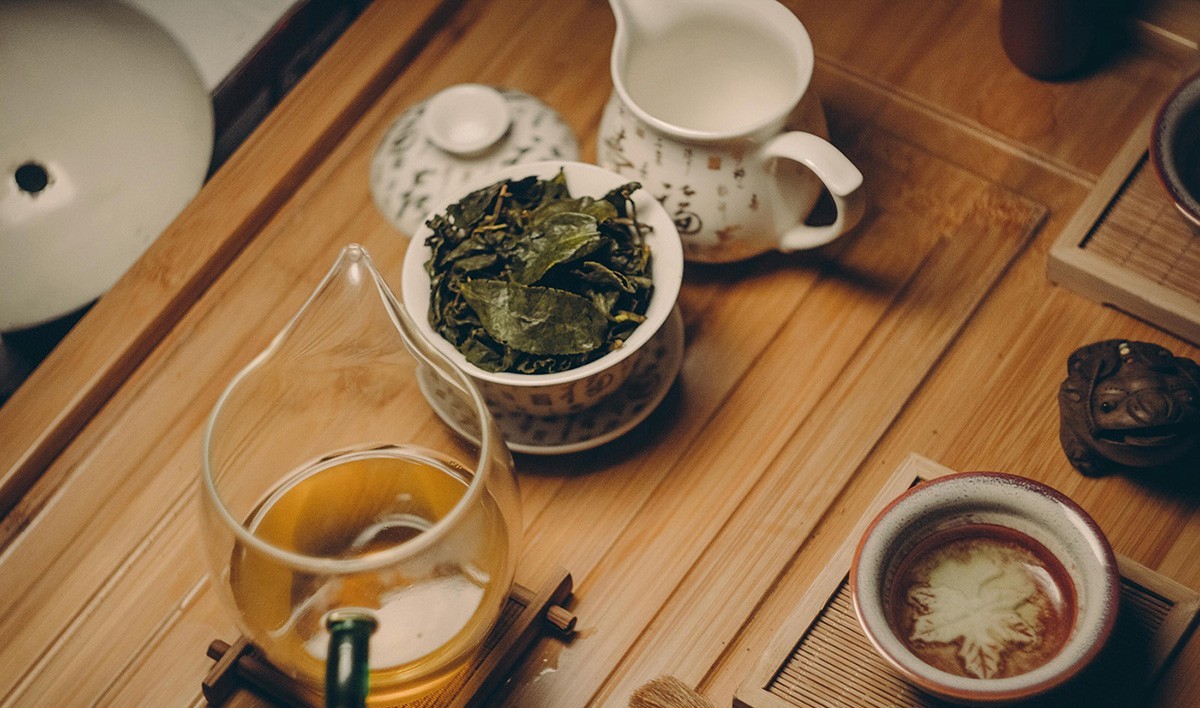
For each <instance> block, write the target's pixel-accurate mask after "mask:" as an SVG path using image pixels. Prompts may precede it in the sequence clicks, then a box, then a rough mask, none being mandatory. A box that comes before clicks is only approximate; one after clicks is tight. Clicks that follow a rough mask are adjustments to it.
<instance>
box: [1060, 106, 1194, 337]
mask: <svg viewBox="0 0 1200 708" xmlns="http://www.w3.org/2000/svg"><path fill="white" fill-rule="evenodd" d="M1157 115H1158V112H1157V111H1150V112H1149V114H1148V115H1147V116H1146V117H1145V118H1144V119H1143V120H1142V122H1141V123H1140V124H1139V125H1138V127H1137V128H1136V129H1135V130H1134V131H1133V133H1132V134H1131V135H1130V137H1129V140H1128V141H1126V143H1125V145H1124V146H1123V147H1122V148H1121V150H1120V152H1118V153H1117V155H1116V156H1115V157H1114V158H1113V160H1112V162H1110V163H1109V166H1108V169H1106V170H1105V171H1104V174H1103V175H1101V177H1100V181H1099V182H1097V183H1096V186H1095V187H1094V188H1093V189H1092V191H1091V193H1090V194H1088V197H1087V199H1085V200H1084V202H1083V204H1081V205H1080V207H1079V209H1077V210H1076V211H1075V214H1074V215H1073V216H1072V217H1071V220H1070V221H1069V222H1067V225H1066V226H1065V227H1064V228H1063V230H1062V233H1061V234H1059V236H1058V238H1057V239H1056V240H1055V242H1054V245H1053V246H1052V247H1051V248H1050V255H1049V257H1048V258H1047V259H1046V276H1047V277H1048V278H1049V279H1050V281H1051V282H1053V283H1055V284H1058V285H1062V286H1064V287H1067V288H1069V289H1071V290H1073V291H1075V292H1077V293H1079V294H1080V295H1083V296H1084V297H1087V298H1089V299H1091V300H1095V301H1097V302H1099V303H1101V304H1104V305H1111V306H1113V307H1116V308H1117V309H1119V310H1122V311H1124V312H1127V313H1129V314H1131V315H1133V316H1135V317H1137V318H1139V319H1142V320H1145V321H1147V322H1150V323H1151V324H1154V325H1156V326H1158V327H1161V328H1162V329H1165V330H1167V331H1168V332H1171V333H1172V334H1175V335H1177V336H1179V337H1182V338H1183V339H1186V340H1188V341H1190V342H1191V343H1192V344H1196V345H1198V346H1200V300H1197V299H1193V298H1188V297H1186V296H1184V295H1182V294H1180V293H1179V292H1178V291H1176V290H1172V289H1171V288H1168V287H1165V286H1163V285H1160V284H1159V283H1156V282H1154V281H1153V280H1151V279H1150V278H1147V277H1145V276H1144V275H1141V274H1140V273H1135V272H1133V271H1131V270H1129V269H1127V268H1124V267H1122V266H1121V265H1120V264H1118V263H1114V262H1112V261H1111V260H1109V259H1108V258H1105V257H1103V256H1099V255H1097V254H1095V253H1091V252H1089V251H1088V250H1087V249H1086V248H1085V247H1084V244H1085V243H1086V242H1087V240H1088V238H1089V237H1090V236H1091V234H1092V232H1093V231H1094V230H1095V228H1096V226H1097V225H1098V224H1099V223H1100V222H1101V220H1103V219H1104V217H1105V215H1106V214H1107V213H1108V210H1109V207H1110V206H1112V204H1113V203H1114V202H1115V201H1116V199H1117V198H1118V197H1119V196H1120V195H1121V193H1122V191H1123V190H1124V188H1125V186H1126V184H1128V182H1129V180H1130V178H1131V177H1132V176H1133V174H1134V173H1135V172H1136V171H1137V169H1138V167H1139V166H1140V165H1141V164H1142V162H1143V160H1147V159H1149V157H1148V155H1149V145H1150V133H1151V130H1152V129H1153V127H1154V121H1155V118H1156V117H1157ZM1163 199H1164V200H1166V199H1167V197H1166V193H1165V192H1164V193H1163ZM1197 238H1200V235H1198V236H1197ZM1198 297H1200V293H1198Z"/></svg>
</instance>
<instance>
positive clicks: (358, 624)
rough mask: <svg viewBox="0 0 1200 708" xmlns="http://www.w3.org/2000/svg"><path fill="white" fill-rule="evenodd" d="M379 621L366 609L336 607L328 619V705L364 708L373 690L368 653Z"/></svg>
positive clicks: (326, 700) (340, 707) (326, 673)
mask: <svg viewBox="0 0 1200 708" xmlns="http://www.w3.org/2000/svg"><path fill="white" fill-rule="evenodd" d="M376 626H377V623H376V622H375V618H374V617H372V616H371V614H370V613H369V612H366V611H364V610H334V611H333V612H330V613H329V616H328V617H327V618H326V620H325V627H326V629H328V630H329V653H328V654H327V655H326V657H325V706H326V708H362V706H364V705H366V702H367V693H368V692H369V691H370V688H371V687H370V664H369V662H368V660H367V653H368V650H369V648H370V638H371V633H372V632H374V631H375V627H376Z"/></svg>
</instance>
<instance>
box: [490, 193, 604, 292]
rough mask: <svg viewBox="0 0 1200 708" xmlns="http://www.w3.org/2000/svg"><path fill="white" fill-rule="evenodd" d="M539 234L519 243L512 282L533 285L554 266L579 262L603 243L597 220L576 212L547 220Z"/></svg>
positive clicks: (565, 213) (557, 215) (558, 215)
mask: <svg viewBox="0 0 1200 708" xmlns="http://www.w3.org/2000/svg"><path fill="white" fill-rule="evenodd" d="M540 227H541V229H540V231H539V232H537V233H534V234H531V235H530V237H529V238H528V239H525V240H524V241H522V242H521V244H520V246H519V247H518V248H517V251H516V253H515V257H516V258H517V262H516V263H515V264H514V267H513V280H514V281H515V282H518V283H520V284H522V285H532V284H533V283H536V282H537V281H539V280H541V279H542V276H544V275H546V272H547V271H549V270H550V269H551V268H553V267H554V266H556V265H558V264H559V263H564V262H566V261H573V260H576V259H579V258H582V257H584V256H586V255H588V254H590V253H591V252H592V251H595V250H596V249H597V248H599V247H600V244H601V243H603V241H604V239H603V238H602V237H601V236H600V231H599V229H597V228H596V219H595V218H593V217H591V216H588V215H587V214H580V213H578V212H570V211H569V212H564V213H562V214H556V215H554V216H553V217H551V218H549V219H546V220H545V221H544V222H542V223H541V224H540Z"/></svg>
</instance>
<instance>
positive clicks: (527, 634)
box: [201, 568, 575, 708]
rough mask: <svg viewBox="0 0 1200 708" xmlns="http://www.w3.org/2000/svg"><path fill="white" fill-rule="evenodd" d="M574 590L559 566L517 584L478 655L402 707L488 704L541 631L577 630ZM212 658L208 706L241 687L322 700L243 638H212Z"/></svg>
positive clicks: (277, 698)
mask: <svg viewBox="0 0 1200 708" xmlns="http://www.w3.org/2000/svg"><path fill="white" fill-rule="evenodd" d="M571 588H572V582H571V575H570V574H569V573H567V571H565V570H563V569H561V568H559V569H556V570H555V571H554V573H553V574H552V575H551V576H550V577H548V578H547V579H546V580H545V581H544V582H543V583H542V584H541V586H540V587H538V588H537V590H536V591H535V590H530V589H528V588H526V587H525V586H523V585H520V584H514V585H513V589H512V592H511V593H510V594H509V596H508V604H507V605H506V606H505V607H504V609H503V610H502V611H501V613H500V618H499V619H498V620H497V621H496V626H495V628H493V629H492V632H491V634H490V635H488V638H487V639H486V640H485V641H484V645H483V648H482V650H481V651H480V653H479V655H478V656H477V657H476V658H475V659H474V660H473V661H472V662H471V663H470V664H468V665H467V666H466V667H465V668H464V669H463V670H462V671H461V672H459V674H458V675H457V676H455V677H454V678H453V679H451V680H450V682H449V683H448V684H447V685H445V686H443V687H442V688H441V689H440V690H439V691H438V692H437V693H434V694H433V695H431V696H427V697H425V698H423V699H421V700H418V701H413V702H411V703H406V704H404V708H450V707H454V708H458V707H465V706H477V705H487V704H488V702H489V700H490V699H491V697H492V696H493V694H494V693H495V691H496V690H497V689H498V688H499V687H500V685H501V684H502V683H503V682H504V680H505V678H506V677H507V676H508V673H509V671H511V670H512V668H513V666H514V665H515V664H516V662H517V660H519V659H520V658H521V656H522V655H524V654H525V651H526V650H527V649H529V646H530V645H531V644H532V643H533V642H534V641H535V640H536V639H537V638H538V637H539V636H540V635H541V634H542V633H543V632H545V631H549V632H553V633H556V634H558V635H559V636H562V637H567V636H570V634H571V633H572V632H573V631H574V630H575V616H574V615H573V614H571V613H570V612H568V611H567V610H566V609H565V608H564V606H563V605H564V604H565V603H566V602H567V599H568V598H569V597H570V595H571ZM208 656H209V658H211V659H213V660H214V661H215V662H216V663H214V664H213V667H212V669H211V670H210V671H209V673H208V676H206V677H205V678H204V681H203V683H202V684H201V687H202V688H203V691H204V697H205V699H206V700H207V701H208V703H209V705H224V704H225V703H227V702H229V701H230V699H231V698H232V697H233V696H234V695H235V694H237V693H238V692H239V691H242V690H248V691H250V692H251V693H253V694H255V695H257V696H259V697H261V698H264V699H266V700H268V701H271V702H272V703H280V704H283V705H289V706H302V705H320V704H321V697H320V696H318V695H316V694H315V693H312V692H311V691H309V690H307V689H305V688H304V687H301V686H299V685H298V684H296V683H294V682H292V681H291V680H290V679H289V678H288V677H286V676H284V675H283V674H282V673H280V671H279V670H278V669H276V668H275V667H273V666H271V665H270V664H268V663H267V662H266V660H265V659H264V658H263V657H262V655H261V654H260V653H259V652H258V650H257V649H255V648H254V647H253V645H251V644H249V642H248V641H247V640H246V638H245V637H242V638H240V639H238V641H237V642H236V643H234V644H232V645H230V644H229V643H228V642H224V641H221V640H219V639H218V640H216V641H214V642H213V643H212V644H210V645H209V648H208Z"/></svg>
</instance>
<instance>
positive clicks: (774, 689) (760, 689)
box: [734, 455, 1200, 708]
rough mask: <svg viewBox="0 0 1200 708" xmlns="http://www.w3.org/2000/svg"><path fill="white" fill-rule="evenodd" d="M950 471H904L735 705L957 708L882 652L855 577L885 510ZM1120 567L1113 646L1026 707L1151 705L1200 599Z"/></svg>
mask: <svg viewBox="0 0 1200 708" xmlns="http://www.w3.org/2000/svg"><path fill="white" fill-rule="evenodd" d="M950 471H951V470H949V469H947V468H945V467H942V466H941V465H938V464H936V463H934V462H932V461H930V460H927V459H925V458H922V457H919V456H916V455H913V456H911V457H910V458H909V459H908V460H906V461H905V463H904V464H903V465H901V467H900V468H898V469H897V470H896V472H895V473H894V474H893V476H892V477H891V479H890V480H889V482H888V484H886V485H885V486H884V489H883V490H882V491H881V492H880V495H879V497H878V498H877V499H876V502H875V503H874V504H872V505H871V508H870V509H868V510H867V512H866V513H864V514H863V518H862V520H861V521H860V523H859V525H858V526H857V527H856V530H855V533H854V534H852V536H851V538H850V542H848V543H847V544H846V546H844V547H843V548H842V549H841V550H839V551H838V553H837V555H836V556H835V557H834V558H833V559H832V561H831V562H830V564H829V570H828V571H827V572H826V573H825V574H824V575H823V576H822V577H821V578H820V579H818V581H817V582H816V583H814V585H813V587H812V588H811V589H810V591H809V593H808V594H807V595H806V596H805V597H804V598H803V599H801V601H800V602H799V603H798V605H797V608H796V611H795V612H794V613H793V614H792V616H791V617H790V618H789V619H788V621H787V622H785V623H784V626H783V627H781V628H780V630H779V632H778V634H777V635H776V638H775V641H774V642H773V644H772V647H771V648H770V649H769V650H768V651H767V652H766V654H765V655H764V657H763V661H762V662H761V663H760V664H759V667H758V669H757V670H756V672H755V674H754V675H753V676H752V677H751V678H750V679H749V680H747V681H746V682H745V684H743V686H742V687H741V689H740V690H739V691H738V693H737V695H736V696H735V700H734V705H736V706H749V707H751V708H760V707H763V708H765V707H767V706H801V707H803V708H815V707H818V706H820V707H828V706H855V707H856V708H857V707H859V706H862V707H867V706H876V707H878V708H892V707H894V706H947V705H950V704H948V703H945V702H943V701H940V700H937V699H935V698H932V697H930V696H927V695H925V694H923V693H921V692H919V691H917V690H916V689H914V688H913V687H912V686H910V685H909V684H908V683H906V682H905V681H904V680H903V679H901V678H900V676H899V674H897V673H896V672H895V671H894V670H893V669H892V668H891V667H890V666H889V665H888V664H887V663H886V662H885V661H884V660H883V659H882V658H881V657H880V656H879V655H878V654H877V653H876V652H875V650H874V649H873V648H872V646H871V645H870V643H869V642H868V641H867V638H866V636H865V635H864V634H863V632H862V629H861V628H860V627H859V624H858V619H857V618H856V617H855V614H854V607H853V602H852V599H851V595H850V587H849V577H848V570H849V563H850V557H851V555H852V551H853V547H854V545H855V544H856V542H857V540H858V537H859V536H860V535H861V533H862V531H863V529H864V528H865V525H866V523H868V522H869V521H870V520H871V519H872V518H874V515H875V513H876V512H877V510H878V509H879V508H881V506H882V504H884V503H886V502H887V501H890V500H891V499H892V498H894V497H895V496H897V495H898V494H899V493H900V492H902V491H903V490H904V489H906V488H908V487H909V486H911V485H912V484H913V483H915V482H917V481H919V480H922V479H930V478H932V477H936V476H940V475H942V474H946V473H948V472H950ZM1118 562H1119V564H1120V568H1121V607H1120V613H1119V615H1118V619H1117V625H1116V627H1115V628H1114V630H1113V634H1112V636H1111V638H1110V640H1109V642H1108V645H1107V646H1106V647H1105V649H1104V651H1103V652H1101V654H1100V655H1099V656H1098V657H1097V659H1096V660H1095V661H1094V662H1093V663H1092V664H1091V665H1090V666H1089V667H1088V668H1087V669H1085V670H1084V671H1083V672H1082V673H1081V674H1080V675H1079V676H1078V677H1077V678H1076V679H1075V681H1073V682H1072V683H1071V684H1069V685H1067V686H1065V687H1064V688H1063V689H1062V690H1061V691H1059V692H1054V693H1051V694H1047V695H1046V696H1043V697H1042V698H1041V699H1039V700H1036V701H1032V702H1028V703H1025V704H1023V705H1031V706H1061V705H1086V706H1113V707H1114V708H1115V707H1116V706H1122V707H1123V708H1125V707H1133V706H1139V705H1144V704H1145V702H1146V701H1147V700H1148V699H1149V695H1150V693H1151V692H1150V690H1149V689H1150V688H1151V687H1152V686H1153V685H1154V683H1155V682H1156V681H1157V679H1158V677H1159V676H1160V675H1161V674H1162V671H1163V670H1164V668H1165V667H1166V666H1167V664H1168V663H1169V662H1170V660H1171V659H1172V658H1173V657H1174V655H1175V653H1176V650H1177V649H1178V648H1179V647H1180V646H1182V644H1183V643H1184V641H1185V640H1186V638H1187V637H1188V636H1189V635H1190V633H1191V631H1192V630H1193V628H1194V626H1195V624H1196V619H1197V616H1198V612H1200V595H1198V594H1197V593H1195V592H1193V591H1192V590H1190V589H1189V588H1186V587H1184V586H1182V585H1180V584H1178V583H1175V582H1173V581H1171V580H1170V579H1168V578H1165V577H1164V576H1162V575H1160V574H1158V573H1155V572H1153V571H1151V570H1149V569H1147V568H1146V567H1144V566H1141V565H1139V564H1137V563H1135V562H1133V561H1131V560H1129V559H1128V558H1124V557H1121V556H1118ZM831 585H832V588H831V587H830V586H831Z"/></svg>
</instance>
